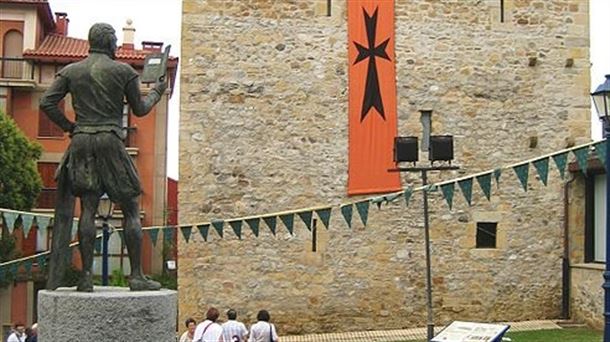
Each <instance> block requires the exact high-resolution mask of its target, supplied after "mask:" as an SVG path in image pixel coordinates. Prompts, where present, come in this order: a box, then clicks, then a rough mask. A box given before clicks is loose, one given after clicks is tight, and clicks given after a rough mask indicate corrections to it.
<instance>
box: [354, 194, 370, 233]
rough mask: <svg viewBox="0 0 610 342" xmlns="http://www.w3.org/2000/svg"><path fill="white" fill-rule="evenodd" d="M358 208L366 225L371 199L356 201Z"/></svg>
mask: <svg viewBox="0 0 610 342" xmlns="http://www.w3.org/2000/svg"><path fill="white" fill-rule="evenodd" d="M356 210H357V211H358V214H359V215H360V220H361V221H362V224H363V225H364V226H365V227H366V223H367V221H368V219H369V200H365V201H362V202H358V203H356Z"/></svg>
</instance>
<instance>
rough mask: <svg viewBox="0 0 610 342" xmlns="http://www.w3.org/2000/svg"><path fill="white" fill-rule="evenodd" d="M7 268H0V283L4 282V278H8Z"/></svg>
mask: <svg viewBox="0 0 610 342" xmlns="http://www.w3.org/2000/svg"><path fill="white" fill-rule="evenodd" d="M5 269H6V267H4V266H0V281H3V280H4V277H6V274H5V273H6V271H5Z"/></svg>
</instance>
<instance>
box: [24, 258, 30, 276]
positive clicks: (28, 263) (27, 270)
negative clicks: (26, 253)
mask: <svg viewBox="0 0 610 342" xmlns="http://www.w3.org/2000/svg"><path fill="white" fill-rule="evenodd" d="M23 267H25V272H26V274H27V275H30V274H32V259H27V260H25V261H23Z"/></svg>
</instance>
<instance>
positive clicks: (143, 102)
mask: <svg viewBox="0 0 610 342" xmlns="http://www.w3.org/2000/svg"><path fill="white" fill-rule="evenodd" d="M116 42H117V38H116V35H115V31H114V29H113V28H112V26H110V25H108V24H103V23H97V24H95V25H93V26H92V27H91V29H90V30H89V56H88V57H87V58H85V59H84V60H82V61H80V62H77V63H72V64H70V65H68V66H66V67H65V68H63V69H62V70H61V71H60V72H59V73H58V74H57V77H56V79H55V81H54V82H53V84H52V85H51V87H50V88H49V89H48V90H47V91H46V92H45V94H44V95H43V96H42V98H41V100H40V109H41V110H42V111H44V112H45V113H46V114H47V115H48V116H49V118H50V119H51V120H52V121H53V122H54V123H55V124H57V125H58V126H59V127H61V128H62V129H63V130H64V131H65V132H69V133H70V136H71V138H72V141H71V143H70V146H69V148H68V150H67V151H66V153H65V154H64V157H63V160H62V162H61V163H60V165H59V168H58V170H57V173H56V178H57V181H58V198H57V204H56V208H55V219H54V227H53V246H52V250H51V252H52V254H51V262H50V270H49V280H48V282H47V288H48V289H51V290H54V289H56V288H57V287H59V286H61V285H62V282H63V276H64V273H65V268H66V267H67V264H68V262H69V261H68V260H67V258H69V247H68V244H69V240H70V230H71V226H72V217H73V213H74V198H75V197H79V198H80V203H81V216H80V221H79V224H78V232H79V238H80V246H79V247H80V253H81V258H82V264H83V273H82V276H81V279H80V281H79V283H78V286H77V290H78V291H85V292H91V291H93V281H92V270H91V268H92V266H93V252H94V245H95V235H96V227H95V214H96V210H97V206H98V203H99V199H100V196H101V195H102V194H104V193H107V194H108V196H109V197H110V199H111V200H112V201H113V202H115V203H118V204H119V205H120V206H121V210H122V211H123V216H124V220H125V221H124V230H125V234H124V236H125V244H126V245H127V251H128V253H129V261H130V264H131V276H130V278H129V287H130V288H131V290H134V291H144V290H158V289H160V287H161V285H160V284H159V283H158V282H155V281H152V280H150V279H147V278H146V277H145V276H144V274H143V273H142V265H141V246H142V227H141V223H140V210H139V196H140V193H141V192H142V188H141V185H140V179H139V177H138V173H137V171H136V168H135V165H134V164H133V162H132V160H131V157H130V156H129V155H128V154H127V151H126V150H125V146H124V144H123V141H122V136H123V132H122V118H123V99H127V102H128V104H129V106H130V107H131V110H132V112H133V113H134V114H135V115H136V116H144V115H146V114H147V113H148V112H149V111H150V110H151V109H152V108H153V106H154V105H155V104H156V103H157V102H159V100H160V99H161V96H162V94H163V93H164V92H165V90H166V89H167V82H166V81H165V80H163V81H159V82H157V83H156V84H155V87H154V88H153V89H152V90H151V91H150V92H149V93H148V95H147V96H146V97H145V98H142V97H141V94H140V80H139V77H138V73H137V72H136V71H135V70H134V69H133V68H132V67H131V66H129V65H127V64H125V63H120V62H117V61H115V60H114V58H115V55H114V53H115V50H116ZM67 93H70V94H71V95H72V106H73V108H74V111H75V112H76V120H75V121H76V122H71V121H70V120H68V119H67V118H66V116H65V114H64V113H63V112H62V111H61V110H60V108H59V107H58V103H59V102H60V101H61V100H62V99H63V98H64V97H65V96H66V94H67Z"/></svg>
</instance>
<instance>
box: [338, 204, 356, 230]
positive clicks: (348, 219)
mask: <svg viewBox="0 0 610 342" xmlns="http://www.w3.org/2000/svg"><path fill="white" fill-rule="evenodd" d="M353 210H354V209H353V206H352V205H351V204H346V205H344V206H341V215H343V218H344V219H345V223H347V226H348V227H349V228H352V211H353Z"/></svg>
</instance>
